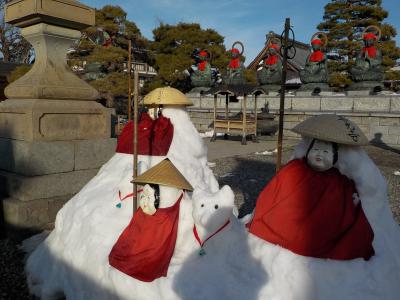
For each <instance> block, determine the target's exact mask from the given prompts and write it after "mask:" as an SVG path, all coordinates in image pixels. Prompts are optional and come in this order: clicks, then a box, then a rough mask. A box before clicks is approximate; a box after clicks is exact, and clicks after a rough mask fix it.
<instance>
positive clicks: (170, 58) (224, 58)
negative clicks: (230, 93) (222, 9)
mask: <svg viewBox="0 0 400 300" xmlns="http://www.w3.org/2000/svg"><path fill="white" fill-rule="evenodd" d="M153 36H154V42H153V43H152V44H151V46H150V48H151V50H153V51H154V53H155V67H156V69H157V71H158V76H157V78H156V80H155V81H153V82H151V83H149V85H148V86H146V92H147V91H150V90H152V89H154V88H155V87H158V86H161V85H165V84H169V85H172V86H174V87H176V88H179V89H181V90H182V91H187V90H188V89H189V88H190V87H189V86H188V79H187V78H186V77H185V75H184V73H183V71H184V70H185V69H187V68H189V67H190V66H191V65H192V64H193V62H194V61H193V60H192V58H191V54H192V52H193V50H194V49H195V48H200V49H207V50H209V51H210V52H211V54H212V61H211V65H212V66H215V67H217V68H219V69H220V70H221V71H223V70H225V68H226V66H227V64H228V62H229V57H228V55H227V52H226V49H225V46H224V37H223V36H221V35H220V34H219V33H218V32H216V31H215V30H213V29H202V28H201V27H200V25H199V24H196V23H190V24H189V23H179V24H177V25H169V24H163V23H161V24H160V25H159V27H157V28H156V29H154V30H153Z"/></svg>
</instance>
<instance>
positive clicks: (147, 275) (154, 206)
mask: <svg viewBox="0 0 400 300" xmlns="http://www.w3.org/2000/svg"><path fill="white" fill-rule="evenodd" d="M134 181H135V182H136V183H139V184H144V187H143V189H142V191H141V193H140V194H139V197H138V198H139V199H138V203H139V208H138V210H137V211H136V212H135V213H134V215H133V218H132V220H131V222H130V223H129V225H128V227H126V228H125V230H124V231H123V232H122V233H121V235H120V236H119V238H118V240H117V242H116V243H115V245H114V246H113V248H112V250H111V252H110V254H109V263H110V265H111V266H112V267H114V268H116V269H118V270H119V271H121V272H123V273H125V274H127V275H129V276H131V277H133V278H135V279H138V280H140V281H145V282H150V281H153V280H155V279H157V278H160V277H162V276H167V273H168V267H169V263H170V260H171V258H172V255H173V253H174V249H175V243H176V239H177V234H178V221H179V208H180V203H181V200H182V198H183V196H184V191H185V190H193V188H192V186H191V185H190V184H189V183H188V182H187V181H186V179H185V178H184V177H183V175H182V174H181V173H180V172H179V171H178V169H176V167H175V166H174V165H173V164H172V163H171V162H170V161H169V159H165V160H163V161H161V162H160V163H159V164H157V165H156V166H154V167H153V168H151V169H149V170H148V171H146V172H145V173H143V174H142V175H140V176H139V177H137V178H136V179H135V180H134Z"/></svg>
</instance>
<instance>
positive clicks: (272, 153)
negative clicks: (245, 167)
mask: <svg viewBox="0 0 400 300" xmlns="http://www.w3.org/2000/svg"><path fill="white" fill-rule="evenodd" d="M277 152H278V149H274V150H265V151H262V152H256V153H255V154H256V155H268V156H271V155H274V154H275V153H277Z"/></svg>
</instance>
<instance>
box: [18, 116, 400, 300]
mask: <svg viewBox="0 0 400 300" xmlns="http://www.w3.org/2000/svg"><path fill="white" fill-rule="evenodd" d="M164 112H165V116H167V117H171V120H172V122H173V124H174V127H175V133H176V134H174V139H173V142H172V145H171V149H170V152H169V153H168V157H169V158H170V159H171V161H172V162H173V163H174V164H176V166H177V167H178V169H179V170H180V171H181V172H182V173H183V174H184V175H185V176H186V177H187V179H188V180H189V182H190V183H191V184H192V185H193V186H195V191H194V192H193V194H192V195H190V194H185V196H184V198H183V200H182V201H181V204H180V213H179V225H178V236H177V242H176V246H175V251H174V255H173V257H172V260H171V262H170V266H169V270H168V276H167V277H163V278H159V279H157V280H155V281H153V282H150V283H147V282H141V281H138V280H135V279H133V278H131V277H129V276H127V275H125V274H124V273H122V272H119V271H118V270H116V269H114V268H112V267H111V266H110V265H109V264H108V254H109V253H110V251H111V248H112V247H113V245H114V244H115V242H116V241H117V239H118V237H119V235H120V234H121V232H122V231H123V230H124V228H125V227H126V226H127V225H128V224H129V222H130V220H131V217H132V201H129V200H126V201H123V202H122V206H121V208H117V207H116V204H117V203H119V202H120V200H119V198H118V192H119V191H121V193H122V194H125V193H127V192H129V191H130V190H131V184H130V183H129V182H130V180H131V170H132V156H131V155H128V154H115V155H114V156H113V157H112V158H111V159H110V161H109V162H107V163H106V164H105V165H104V166H103V167H102V168H101V170H100V171H99V173H98V174H97V176H96V177H94V178H93V179H92V180H91V181H90V182H89V183H88V184H87V185H86V186H85V187H84V188H83V189H82V190H81V191H80V192H79V193H78V194H77V195H75V197H73V198H72V199H71V200H70V201H69V202H68V203H67V204H66V205H65V206H64V207H63V208H62V209H61V210H60V212H59V213H58V215H57V220H56V224H55V229H54V230H53V231H52V232H51V233H50V235H49V236H48V238H47V239H46V240H45V241H44V242H42V243H41V244H40V245H39V246H38V247H37V248H36V249H35V250H34V252H33V253H32V254H31V255H30V257H29V259H28V261H27V265H26V271H27V276H28V283H29V287H30V290H31V292H32V293H34V294H35V295H37V296H39V297H41V298H42V299H57V297H60V296H62V295H65V296H66V298H67V299H74V300H75V299H77V300H79V299H98V300H100V299H135V300H142V299H144V300H147V299H168V300H170V299H171V300H173V299H194V300H197V299H249V300H253V299H254V300H255V299H272V300H292V299H293V300H303V299H304V300H313V299H315V300H321V299H324V300H329V299H348V300H350V299H351V300H357V299H359V300H361V299H362V300H364V299H367V300H368V299H376V300H378V299H379V300H380V299H387V300H391V299H393V300H395V299H398V295H400V284H399V282H400V254H399V249H400V230H399V226H398V224H396V223H395V221H394V219H393V217H392V214H391V211H390V208H389V205H388V199H387V190H386V182H385V180H384V178H383V176H382V175H381V174H380V172H379V170H378V169H377V167H376V166H375V165H374V163H373V162H372V161H371V160H370V159H369V157H368V156H367V155H366V154H365V152H364V151H363V150H361V149H359V148H351V147H343V148H340V149H339V160H338V163H337V167H338V169H339V170H340V172H342V173H343V174H345V175H346V176H348V177H349V178H351V179H353V180H354V181H355V183H356V186H357V189H358V191H359V195H360V200H361V202H362V205H363V208H364V211H365V213H366V215H367V217H368V219H369V221H370V223H371V226H372V227H373V229H374V232H375V240H374V249H375V251H376V255H375V256H373V257H372V258H371V259H370V260H369V261H364V260H362V259H356V260H351V261H334V260H324V259H316V258H310V257H303V256H299V255H296V254H294V253H292V252H290V251H288V250H286V249H283V248H281V247H279V246H276V245H272V244H270V243H267V242H265V241H263V240H261V239H258V238H257V237H255V236H253V235H251V234H248V232H247V230H246V228H245V226H244V223H243V222H241V221H240V220H238V219H237V218H236V217H235V216H234V215H233V213H232V211H233V210H234V208H235V207H234V204H233V203H234V201H233V200H234V199H233V198H234V196H233V192H232V190H231V189H230V188H229V187H227V186H225V187H223V188H222V189H219V188H218V184H217V182H216V180H215V177H214V175H213V174H212V172H211V170H210V169H209V168H208V167H207V159H206V149H205V147H204V144H202V143H201V142H199V141H201V138H200V137H199V135H198V134H197V132H194V131H193V129H194V127H190V126H187V125H188V123H187V122H190V120H188V119H186V117H187V114H186V115H185V114H184V113H181V112H180V111H173V110H172V109H171V111H167V109H165V110H164ZM182 112H184V111H182ZM173 114H174V116H173ZM188 134H190V135H194V134H197V135H195V137H196V140H195V141H191V140H190V138H189V137H190V135H188ZM196 143H197V144H196ZM308 145H309V141H307V140H303V141H302V142H301V143H300V145H299V146H298V147H297V148H296V149H295V151H294V155H293V158H298V157H302V156H304V154H305V152H306V149H307V148H308ZM183 149H187V151H188V152H186V150H185V151H183ZM163 158H164V157H148V156H140V157H139V161H140V172H143V171H145V170H146V169H147V168H150V167H151V166H154V165H155V164H157V163H158V162H159V161H161V160H162V159H163ZM160 193H161V198H163V192H162V191H160ZM202 205H203V206H202ZM228 220H229V223H227V221H228ZM225 224H226V225H225ZM194 225H196V230H197V232H198V236H199V238H200V241H204V240H206V239H207V237H209V236H211V235H212V234H214V233H216V234H215V235H213V236H212V238H210V239H208V240H207V241H206V243H205V244H204V246H203V248H204V250H205V252H206V254H205V255H200V252H199V251H200V248H201V247H200V245H199V242H198V241H197V240H196V238H195V235H194V231H193V228H194ZM221 228H222V229H221ZM219 229H221V230H219Z"/></svg>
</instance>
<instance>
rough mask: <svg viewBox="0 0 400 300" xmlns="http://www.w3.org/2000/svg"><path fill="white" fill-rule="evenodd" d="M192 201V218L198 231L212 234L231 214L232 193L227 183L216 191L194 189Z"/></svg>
mask: <svg viewBox="0 0 400 300" xmlns="http://www.w3.org/2000/svg"><path fill="white" fill-rule="evenodd" d="M192 201H193V220H194V223H195V225H196V227H197V228H201V229H202V230H200V231H203V232H206V233H211V234H212V233H213V232H215V231H217V230H218V229H219V228H220V227H221V226H223V225H224V223H226V221H227V220H228V219H230V217H231V216H232V210H233V207H234V194H233V192H232V190H231V188H230V187H229V186H227V185H226V186H224V187H223V188H222V189H220V190H219V191H218V192H216V193H208V192H205V191H197V189H195V192H194V193H193V197H192Z"/></svg>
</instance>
